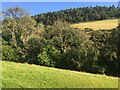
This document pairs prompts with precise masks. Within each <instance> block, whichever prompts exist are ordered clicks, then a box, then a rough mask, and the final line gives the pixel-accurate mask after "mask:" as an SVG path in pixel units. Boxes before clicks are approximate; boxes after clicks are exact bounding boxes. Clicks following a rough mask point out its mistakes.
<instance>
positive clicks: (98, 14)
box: [33, 6, 120, 25]
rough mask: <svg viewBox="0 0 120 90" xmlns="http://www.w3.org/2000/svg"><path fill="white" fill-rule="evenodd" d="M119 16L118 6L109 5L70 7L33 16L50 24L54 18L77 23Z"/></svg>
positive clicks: (45, 23) (38, 20)
mask: <svg viewBox="0 0 120 90" xmlns="http://www.w3.org/2000/svg"><path fill="white" fill-rule="evenodd" d="M119 16H120V12H119V8H118V7H115V6H110V7H106V6H104V7H101V6H96V7H82V8H71V9H66V10H61V11H56V12H48V13H43V14H38V15H35V16H33V18H34V19H35V20H36V21H37V22H38V23H40V22H41V23H43V24H44V25H52V24H53V23H54V22H55V21H56V20H62V21H67V22H69V23H79V22H85V21H94V20H105V19H113V18H118V17H119Z"/></svg>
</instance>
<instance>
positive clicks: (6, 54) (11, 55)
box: [2, 45, 18, 62]
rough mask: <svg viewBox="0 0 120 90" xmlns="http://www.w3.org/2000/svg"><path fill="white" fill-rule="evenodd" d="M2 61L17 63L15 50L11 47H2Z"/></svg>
mask: <svg viewBox="0 0 120 90" xmlns="http://www.w3.org/2000/svg"><path fill="white" fill-rule="evenodd" d="M2 60H5V61H15V62H18V55H17V53H16V50H15V49H13V48H12V47H11V46H8V45H2Z"/></svg>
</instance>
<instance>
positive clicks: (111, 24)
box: [71, 19, 118, 30]
mask: <svg viewBox="0 0 120 90" xmlns="http://www.w3.org/2000/svg"><path fill="white" fill-rule="evenodd" d="M71 26H72V27H74V28H78V29H82V30H83V29H85V28H92V29H94V30H100V29H106V30H108V29H113V28H116V27H117V26H118V19H112V20H102V21H94V22H83V23H78V24H72V25H71Z"/></svg>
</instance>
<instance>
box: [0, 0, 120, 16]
mask: <svg viewBox="0 0 120 90" xmlns="http://www.w3.org/2000/svg"><path fill="white" fill-rule="evenodd" d="M96 5H98V6H111V5H115V6H118V3H117V2H3V3H2V10H7V9H8V8H9V7H15V6H20V7H22V8H24V9H26V10H29V12H30V15H36V14H40V13H46V12H50V11H51V12H52V11H59V10H64V9H69V8H76V7H86V6H96Z"/></svg>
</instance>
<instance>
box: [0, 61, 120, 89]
mask: <svg viewBox="0 0 120 90" xmlns="http://www.w3.org/2000/svg"><path fill="white" fill-rule="evenodd" d="M0 63H2V66H3V67H2V68H3V69H2V73H3V79H2V81H3V83H2V87H3V88H117V87H118V78H115V77H109V76H105V75H97V74H89V73H84V72H75V71H70V70H62V69H55V68H49V67H44V66H37V65H28V64H20V63H13V62H5V61H1V62H0Z"/></svg>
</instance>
